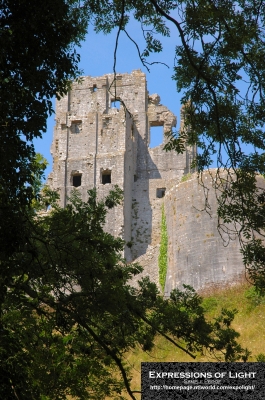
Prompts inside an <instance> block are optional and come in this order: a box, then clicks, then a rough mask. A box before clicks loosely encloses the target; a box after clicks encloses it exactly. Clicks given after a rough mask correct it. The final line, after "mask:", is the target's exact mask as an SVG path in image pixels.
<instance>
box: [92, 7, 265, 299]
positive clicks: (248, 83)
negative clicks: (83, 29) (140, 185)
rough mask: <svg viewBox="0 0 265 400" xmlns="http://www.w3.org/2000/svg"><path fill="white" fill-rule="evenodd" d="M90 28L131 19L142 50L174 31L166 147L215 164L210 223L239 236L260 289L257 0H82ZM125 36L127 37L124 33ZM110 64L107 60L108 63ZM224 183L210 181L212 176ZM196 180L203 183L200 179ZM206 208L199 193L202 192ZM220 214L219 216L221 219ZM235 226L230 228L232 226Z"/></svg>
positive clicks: (262, 76) (263, 74) (262, 64)
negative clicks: (178, 111)
mask: <svg viewBox="0 0 265 400" xmlns="http://www.w3.org/2000/svg"><path fill="white" fill-rule="evenodd" d="M85 4H86V6H87V9H88V10H89V15H90V18H91V19H93V22H94V27H95V30H96V31H97V32H98V31H103V32H104V33H109V32H110V31H111V30H113V29H118V33H117V39H118V37H119V34H120V32H121V31H123V32H125V33H126V34H127V36H128V38H129V39H131V40H132V41H133V43H134V44H136V46H137V43H136V42H135V41H134V40H133V38H131V36H130V34H129V33H128V32H127V27H128V23H129V21H130V18H134V19H135V21H138V22H139V30H141V31H142V33H143V36H144V37H145V40H146V48H145V49H144V51H143V52H142V53H141V52H140V50H139V47H138V46H137V51H138V53H139V57H140V59H141V61H142V63H143V65H144V66H145V67H146V68H147V69H149V65H150V64H152V63H149V62H148V58H147V57H148V56H149V55H151V53H154V52H161V51H162V50H163V47H162V42H161V40H162V38H163V36H169V35H170V36H171V37H175V36H178V38H179V40H180V43H179V42H177V40H176V45H174V46H173V47H172V59H173V58H174V60H175V66H174V74H173V77H172V78H173V80H174V81H175V83H176V87H177V90H178V91H179V92H181V93H182V104H183V106H184V108H183V114H184V117H185V118H184V125H183V127H182V129H181V130H180V131H179V132H169V133H168V138H169V140H168V142H167V144H166V145H165V149H166V150H167V151H171V150H176V151H177V152H179V153H183V151H184V150H185V146H186V145H187V144H188V145H196V146H197V147H198V148H199V152H198V155H197V157H196V160H195V161H194V164H193V167H196V168H197V169H198V171H199V172H201V171H203V170H204V169H205V168H209V167H210V166H211V165H212V163H213V162H214V163H215V164H216V165H217V176H214V177H213V184H214V186H215V188H216V195H217V198H218V199H219V208H218V217H219V221H220V223H219V225H218V229H219V231H220V233H221V234H222V232H224V231H225V232H226V233H227V234H228V236H230V237H231V238H233V237H234V235H235V234H237V235H238V236H239V240H240V243H241V246H242V253H243V261H244V263H245V265H246V269H247V273H248V276H249V278H250V279H251V280H252V282H253V283H254V284H255V285H256V287H257V288H258V289H259V290H260V292H261V293H262V292H264V287H265V272H264V259H265V247H264V241H263V238H264V234H265V220H264V218H263V217H261V216H263V215H264V211H265V210H264V204H265V202H264V196H265V195H264V184H262V183H261V182H260V181H257V180H256V178H257V175H258V174H260V175H264V174H265V130H264V124H265V104H264V98H265V94H264V80H265V50H264V48H265V47H264V43H265V34H264V15H265V3H264V2H256V1H245V0H244V1H243V0H238V1H231V0H223V1H218V2H217V1H206V0H196V1H194V0H185V1H179V2H173V1H160V0H150V1H132V0H126V1H123V0H118V1H116V0H115V1H108V2H104V1H97V2H96V1H92V2H91V1H85ZM129 39H128V40H129ZM114 70H115V67H114ZM224 172H225V174H224ZM219 177H222V178H224V177H225V179H226V181H227V185H226V186H225V187H224V185H223V184H216V182H217V181H218V178H219ZM202 184H203V182H202ZM205 206H206V208H207V206H208V203H207V198H206V199H205ZM223 221H224V222H223ZM234 226H236V227H237V228H236V229H234V228H233V227H234Z"/></svg>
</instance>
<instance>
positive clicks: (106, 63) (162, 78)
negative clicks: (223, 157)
mask: <svg viewBox="0 0 265 400" xmlns="http://www.w3.org/2000/svg"><path fill="white" fill-rule="evenodd" d="M129 34H130V36H131V37H132V38H133V39H134V40H135V41H136V42H137V43H138V45H139V47H140V50H141V51H143V49H144V41H143V37H142V32H141V30H140V28H139V26H138V25H137V23H136V22H134V21H133V22H132V23H131V24H130V26H129ZM115 40H116V32H113V33H112V34H110V35H103V34H96V33H94V32H93V28H92V27H91V28H90V29H89V32H88V34H87V37H86V40H85V42H83V43H82V47H81V48H78V49H77V50H78V52H79V54H80V56H81V61H80V68H81V69H82V70H83V75H84V76H86V75H90V76H101V75H104V74H108V73H112V72H113V63H114V57H113V56H114V48H115ZM177 41H178V37H177V36H176V32H174V29H173V30H172V34H171V37H170V38H164V40H163V46H164V50H163V52H162V53H160V54H154V55H152V57H151V58H150V60H148V61H149V62H152V61H160V62H163V63H166V64H167V65H168V66H169V68H167V67H166V66H165V65H161V64H154V65H152V66H150V73H149V72H148V71H147V70H146V69H145V68H144V66H143V65H142V64H141V61H140V59H139V57H138V53H137V50H136V47H135V46H134V44H133V43H132V42H130V40H129V39H128V38H127V36H126V35H125V34H124V33H123V32H121V34H120V38H119V47H118V52H117V64H116V71H117V72H119V73H125V72H128V73H130V72H131V71H132V70H134V69H141V70H142V71H143V72H145V73H146V76H147V86H148V91H149V93H150V94H153V93H158V94H159V95H160V97H161V103H162V104H163V105H165V106H167V107H168V108H169V109H170V110H171V111H172V112H173V113H174V114H175V115H176V116H177V123H178V127H179V122H180V97H181V96H180V94H178V93H177V91H176V85H175V82H174V81H172V79H171V77H172V75H173V66H174V49H175V46H176V43H177ZM54 117H55V116H54V115H53V116H52V117H50V118H49V119H48V130H47V132H46V133H45V134H43V139H38V140H35V141H34V144H35V148H36V151H37V152H39V153H41V154H43V155H44V157H45V158H46V159H47V160H48V161H49V167H48V168H47V174H48V173H49V172H50V171H51V169H52V158H51V155H50V147H51V143H52V135H53V126H54Z"/></svg>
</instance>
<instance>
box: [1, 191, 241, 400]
mask: <svg viewBox="0 0 265 400" xmlns="http://www.w3.org/2000/svg"><path fill="white" fill-rule="evenodd" d="M48 194H49V191H48V190H47V189H46V193H45V196H46V200H47V197H48ZM88 194H89V198H88V201H87V202H83V201H82V200H81V199H80V194H79V192H78V190H74V191H73V192H72V195H71V197H70V199H69V203H68V205H67V207H66V208H64V209H62V208H60V207H59V206H58V205H56V203H54V205H53V208H52V210H51V211H50V212H49V213H48V214H47V215H46V216H45V217H43V216H42V215H41V214H40V215H39V214H36V213H35V212H34V210H31V211H30V212H29V213H28V214H27V215H25V223H24V235H25V236H24V237H25V240H24V241H21V242H20V244H19V246H18V247H17V249H16V251H13V252H12V255H10V256H9V257H6V258H5V260H3V259H2V260H1V287H0V300H1V302H0V307H1V308H0V327H1V329H0V383H1V385H0V397H1V398H4V399H10V400H11V399H12V400H15V399H16V398H17V397H18V398H19V399H21V400H31V399H32V400H33V399H35V398H43V399H45V400H58V399H59V400H66V399H67V398H68V396H72V397H74V398H76V399H80V400H81V399H82V400H84V399H97V400H98V399H104V398H105V397H106V396H108V397H111V398H115V396H118V395H120V393H121V391H122V389H126V390H127V392H128V393H129V395H130V397H131V398H132V399H135V396H134V394H133V392H132V390H131V388H130V372H129V365H127V364H126V354H127V353H128V351H130V350H132V349H134V348H135V347H136V346H138V347H140V348H141V349H142V350H144V351H149V350H151V349H152V348H153V346H154V340H155V337H156V336H157V335H158V334H160V335H162V336H163V337H165V338H167V339H168V340H170V341H171V342H172V343H174V344H175V346H177V347H178V348H179V349H182V350H183V351H184V352H186V353H187V354H190V355H191V356H192V355H193V352H197V351H200V352H204V351H210V352H211V354H215V355H216V357H218V359H220V357H222V354H224V358H225V360H228V361H234V360H238V359H244V357H245V352H244V351H243V349H242V348H240V346H238V344H237V342H236V338H237V336H238V334H237V333H236V332H235V331H234V330H232V329H231V326H230V324H231V321H232V319H233V315H234V314H233V312H222V313H221V315H220V316H219V317H218V318H217V319H216V321H214V322H213V323H211V322H207V320H206V319H205V316H204V310H203V307H202V299H201V298H200V297H199V296H198V295H197V294H196V293H195V292H194V290H192V289H191V288H189V287H185V288H184V291H183V292H181V291H179V290H175V291H174V292H173V293H172V294H171V298H170V299H166V300H165V299H163V297H162V296H161V295H159V290H158V288H157V287H156V285H155V284H154V283H151V282H150V281H149V279H147V278H144V279H142V280H141V281H140V282H139V288H138V289H136V288H133V287H131V286H130V285H129V281H130V279H131V278H133V277H134V276H135V275H137V274H138V273H140V272H141V271H142V268H141V267H140V266H139V265H137V264H133V263H131V264H127V263H126V262H125V260H123V258H122V257H121V252H122V250H123V247H124V245H125V243H124V242H123V241H122V240H121V239H120V238H114V237H113V236H111V235H110V234H108V233H106V232H104V229H103V227H104V224H105V217H106V213H107V210H108V207H107V205H108V204H111V205H112V206H115V205H116V204H117V203H118V202H119V201H120V196H121V193H120V192H119V191H118V190H116V191H114V192H110V194H109V196H107V197H106V199H102V200H100V201H98V200H97V195H96V191H95V190H90V191H89V192H88ZM55 198H56V195H55ZM46 200H45V201H46ZM41 201H42V200H41V199H40V202H41ZM52 201H53V199H51V200H50V202H52ZM113 201H114V203H113ZM121 398H122V397H121Z"/></svg>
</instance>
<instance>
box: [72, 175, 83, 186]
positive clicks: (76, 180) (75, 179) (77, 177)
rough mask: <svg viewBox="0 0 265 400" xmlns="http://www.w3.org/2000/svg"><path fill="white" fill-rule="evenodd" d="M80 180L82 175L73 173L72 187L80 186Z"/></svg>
mask: <svg viewBox="0 0 265 400" xmlns="http://www.w3.org/2000/svg"><path fill="white" fill-rule="evenodd" d="M81 181H82V175H81V174H79V175H73V186H74V187H79V186H81Z"/></svg>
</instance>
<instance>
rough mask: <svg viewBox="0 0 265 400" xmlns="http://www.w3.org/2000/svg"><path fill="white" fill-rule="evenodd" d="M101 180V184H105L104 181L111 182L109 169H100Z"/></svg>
mask: <svg viewBox="0 0 265 400" xmlns="http://www.w3.org/2000/svg"><path fill="white" fill-rule="evenodd" d="M101 182H102V184H103V185H106V183H111V171H109V170H105V171H102V175H101Z"/></svg>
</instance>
